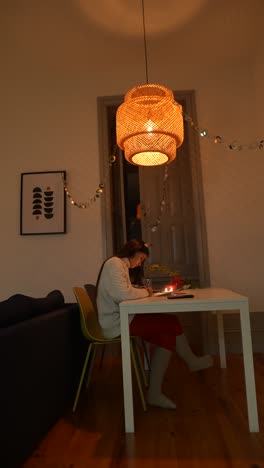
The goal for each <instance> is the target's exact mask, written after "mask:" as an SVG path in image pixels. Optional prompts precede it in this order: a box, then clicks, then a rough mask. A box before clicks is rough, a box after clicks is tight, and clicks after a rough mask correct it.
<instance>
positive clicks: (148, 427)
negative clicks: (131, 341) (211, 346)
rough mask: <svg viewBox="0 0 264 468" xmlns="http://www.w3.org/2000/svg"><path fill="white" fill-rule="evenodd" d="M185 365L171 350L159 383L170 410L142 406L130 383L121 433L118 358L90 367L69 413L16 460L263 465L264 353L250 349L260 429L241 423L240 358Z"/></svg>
mask: <svg viewBox="0 0 264 468" xmlns="http://www.w3.org/2000/svg"><path fill="white" fill-rule="evenodd" d="M227 363H228V368H227V369H224V370H223V369H220V367H219V361H218V359H217V358H216V359H215V365H214V367H213V368H212V369H208V370H205V371H201V372H199V373H190V372H189V371H188V369H187V368H186V367H185V365H184V364H183V363H182V362H180V361H179V360H177V358H174V359H173V360H172V362H171V364H170V367H169V369H168V372H167V376H166V380H165V383H164V390H165V392H166V393H167V394H168V395H169V396H170V397H172V398H173V399H174V400H175V402H176V403H177V409H176V411H172V410H162V409H159V408H149V410H148V412H147V413H143V410H142V408H141V404H140V399H139V396H138V393H137V389H136V388H135V391H134V399H135V427H136V432H135V434H125V433H124V414H123V397H122V377H121V364H120V358H119V357H118V356H117V357H115V358H113V359H109V357H108V358H107V359H106V360H105V362H104V365H103V369H102V370H99V369H95V372H94V375H93V380H92V383H91V387H90V389H89V391H86V390H83V392H82V394H81V397H80V401H79V405H78V407H77V411H76V414H75V415H72V414H71V412H70V411H69V412H68V413H67V414H66V415H65V416H64V417H63V418H62V419H60V420H59V421H58V423H57V424H56V425H55V426H54V427H53V428H52V429H51V431H50V432H49V434H47V436H46V438H45V439H44V440H43V441H42V443H41V444H40V445H39V447H38V448H37V450H36V451H35V452H34V453H33V454H32V456H31V458H30V459H29V460H27V462H26V463H25V464H24V465H23V468H87V467H98V468H114V467H119V468H143V467H144V468H150V467H151V468H171V467H173V468H264V440H263V436H264V409H263V406H264V405H263V401H264V378H263V377H264V357H263V355H260V354H256V355H255V356H254V363H255V373H256V387H257V397H258V409H259V417H260V433H259V434H250V433H249V431H248V421H247V410H246V399H245V398H246V397H245V383H244V371H243V360H242V357H241V356H240V355H231V356H228V359H227Z"/></svg>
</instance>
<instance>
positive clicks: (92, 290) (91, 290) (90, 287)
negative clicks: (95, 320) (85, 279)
mask: <svg viewBox="0 0 264 468" xmlns="http://www.w3.org/2000/svg"><path fill="white" fill-rule="evenodd" d="M84 287H85V290H86V292H87V293H88V296H89V297H90V299H91V301H92V304H93V306H94V310H95V311H96V313H97V315H98V312H97V304H96V286H95V284H90V283H89V284H85V285H84Z"/></svg>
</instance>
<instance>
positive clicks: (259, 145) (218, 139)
mask: <svg viewBox="0 0 264 468" xmlns="http://www.w3.org/2000/svg"><path fill="white" fill-rule="evenodd" d="M183 117H184V120H185V122H187V123H188V124H189V125H190V126H191V127H192V128H193V129H194V130H196V131H197V132H198V133H199V135H200V136H201V137H202V138H207V139H208V140H211V141H213V142H214V143H215V144H216V145H221V146H224V147H226V148H228V149H229V150H232V151H234V150H236V151H241V150H257V149H259V150H263V148H264V138H260V139H258V140H256V141H253V142H252V143H249V144H242V143H239V142H238V141H236V140H233V141H231V142H227V141H225V140H224V138H223V137H222V136H220V135H215V134H214V135H213V134H211V133H209V132H208V131H207V130H205V129H202V128H200V127H198V126H197V125H196V124H195V122H194V121H193V119H192V117H191V116H190V115H188V114H185V113H184V114H183Z"/></svg>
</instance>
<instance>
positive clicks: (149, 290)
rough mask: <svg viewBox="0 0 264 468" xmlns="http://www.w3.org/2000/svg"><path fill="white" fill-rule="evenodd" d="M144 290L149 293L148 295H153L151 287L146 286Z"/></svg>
mask: <svg viewBox="0 0 264 468" xmlns="http://www.w3.org/2000/svg"><path fill="white" fill-rule="evenodd" d="M146 290H147V291H148V293H149V296H153V289H152V288H146Z"/></svg>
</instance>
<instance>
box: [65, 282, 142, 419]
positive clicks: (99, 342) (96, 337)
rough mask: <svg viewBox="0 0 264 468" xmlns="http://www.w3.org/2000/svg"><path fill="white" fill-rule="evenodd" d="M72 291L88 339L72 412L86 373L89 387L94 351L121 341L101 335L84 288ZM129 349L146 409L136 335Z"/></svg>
mask: <svg viewBox="0 0 264 468" xmlns="http://www.w3.org/2000/svg"><path fill="white" fill-rule="evenodd" d="M73 292H74V294H75V297H76V300H77V302H78V305H79V311H80V321H81V330H82V333H83V336H84V338H85V339H86V340H87V341H88V349H87V353H86V357H85V361H84V365H83V368H82V373H81V378H80V382H79V385H78V389H77V392H76V396H75V400H74V404H73V408H72V412H73V413H74V412H75V410H76V407H77V404H78V400H79V396H80V391H81V388H82V385H83V381H84V377H85V374H86V388H88V387H89V383H90V380H91V373H92V369H93V364H94V359H95V355H96V351H97V349H98V347H99V346H104V345H111V344H113V343H121V338H120V336H119V337H117V338H113V339H106V338H105V337H104V336H103V333H102V329H101V327H100V324H99V322H98V318H97V313H96V310H95V308H94V306H93V303H92V301H91V299H90V297H89V295H88V293H87V291H86V290H85V289H84V288H81V287H74V288H73ZM130 350H131V358H132V364H133V367H134V370H135V376H136V381H137V385H138V389H139V393H140V398H141V402H142V406H143V410H144V411H147V405H146V401H145V397H144V392H143V388H142V384H141V378H140V374H141V376H142V378H143V381H144V384H145V386H147V381H146V375H145V371H144V369H143V365H142V360H141V356H140V352H139V348H138V345H137V337H135V336H131V337H130Z"/></svg>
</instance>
